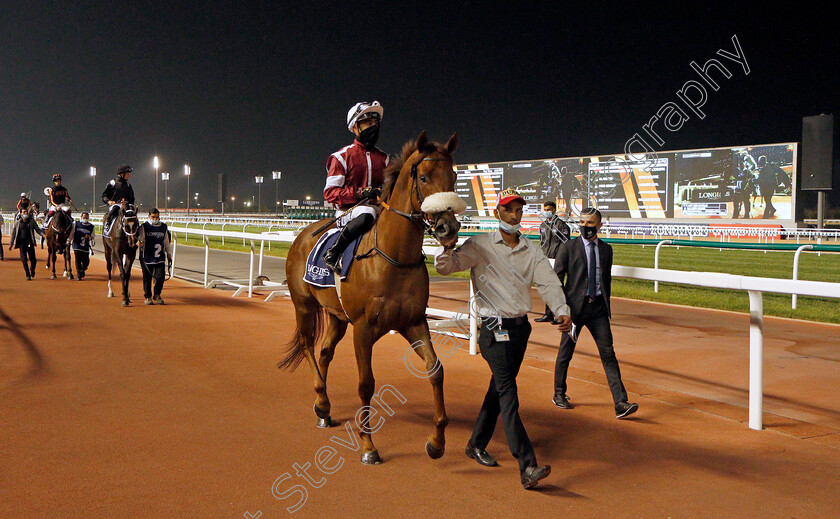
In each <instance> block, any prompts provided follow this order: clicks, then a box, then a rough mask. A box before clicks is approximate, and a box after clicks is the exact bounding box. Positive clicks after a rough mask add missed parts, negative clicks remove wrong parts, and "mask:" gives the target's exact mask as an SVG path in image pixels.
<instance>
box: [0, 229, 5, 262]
mask: <svg viewBox="0 0 840 519" xmlns="http://www.w3.org/2000/svg"><path fill="white" fill-rule="evenodd" d="M0 259H3V260H4V259H6V257H5V256H4V255H3V227H2V224H0Z"/></svg>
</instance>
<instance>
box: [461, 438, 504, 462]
mask: <svg viewBox="0 0 840 519" xmlns="http://www.w3.org/2000/svg"><path fill="white" fill-rule="evenodd" d="M465 454H466V455H467V456H468V457H470V458H472V459H474V460H475V461H477V462H478V464H479V465H484V466H485V467H495V466H496V465H498V463H496V460H494V459H493V456H491V455H489V454H487V451H486V450H484V449H479V448H478V447H475V446H473V444H472V442H469V443H467V450H466V452H465Z"/></svg>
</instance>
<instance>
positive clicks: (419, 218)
mask: <svg viewBox="0 0 840 519" xmlns="http://www.w3.org/2000/svg"><path fill="white" fill-rule="evenodd" d="M445 160H447V159H433V158H430V157H428V156H425V157H423V158H421V159H420V160H417V161H415V162H414V164H412V165H411V170H410V174H411V183H412V190H413V191H414V194H415V196H416V197H417V205H418V206H419V207H423V200H424V199H425V197H424V196H422V195H421V194H420V185H419V184H418V182H417V175H418V173H417V167H418V166H419V165H420V163H421V162H443V161H445ZM379 203H380V204H382V207H384V208H385V210H386V211H391V212H392V213H394V214H396V215H399V216H402V217H403V218H405V219H406V220H408V221H410V222H411V223H414V224H418V225H420V226H421V227H422V228H423V230H424V232H425V233H428V234H429V236H434V231H433V229H432V224H431V223H430V222H429V220H428V219H427V218H426V214H425V213H423V211H417V212H415V211H412V212H411V213H406V212H403V211H400V210H398V209H394V208H393V207H391V206H390V205H388V203H387V202H385V201H380V202H379ZM378 230H379V219H378V218H377V220H376V223H375V224H374V226H373V247H372V248H371V249H370V250H368V251H367V252H365V253H364V254H360V255H358V256H356V259H357V260H359V259H363V258H368V257H370V256H372V255H373V254H374V253H376V254H379V255H380V256H382V257H383V258H385V260H386V261H387V262H388V263H390V264H391V265H393V266H395V267H397V268H404V269H413V268H418V267H422V266H423V265H425V263H426V255H425V254H423V252H422V248H421V252H420V259H419V260H418V261H416V262H414V263H408V264H406V263H400V262H399V261H397V260H395V259H394V258H392V257H390V256H388V255H387V254H385V252H383V251H382V249H380V248H379V232H378Z"/></svg>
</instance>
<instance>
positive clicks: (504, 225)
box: [499, 220, 522, 234]
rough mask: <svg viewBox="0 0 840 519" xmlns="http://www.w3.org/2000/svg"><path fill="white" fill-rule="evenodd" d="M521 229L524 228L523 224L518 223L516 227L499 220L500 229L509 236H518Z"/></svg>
mask: <svg viewBox="0 0 840 519" xmlns="http://www.w3.org/2000/svg"><path fill="white" fill-rule="evenodd" d="M521 228H522V225H521V224H518V223H517V224H515V225H511V224H509V223H507V222H505V221H504V220H499V229H500V230H502V231H504V232H506V233H508V234H516V233H517V232H519V229H521Z"/></svg>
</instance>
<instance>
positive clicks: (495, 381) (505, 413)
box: [470, 321, 537, 471]
mask: <svg viewBox="0 0 840 519" xmlns="http://www.w3.org/2000/svg"><path fill="white" fill-rule="evenodd" d="M491 326H492V323H482V325H481V332H480V335H479V337H478V345H479V347H480V348H481V356H482V357H484V360H485V361H487V364H488V365H489V366H490V371H492V373H493V376H492V377H491V378H490V387H489V388H487V394H486V395H485V396H484V403H483V404H482V405H481V411H479V413H478V419H476V421H475V427H474V428H473V433H472V438H470V441H471V442H472V444H473V446H475V447H478V448H479V449H485V448H487V444H488V443H490V438H492V437H493V431H494V430H495V428H496V420H497V419H498V417H499V415H500V414H501V416H502V425H504V428H505V436H506V437H507V441H508V446H509V447H510V452H511V454H513V457H514V458H516V459H517V460H518V461H519V470H520V471H524V470H525V469H526V468H528V467H535V466H536V465H537V457H536V455H535V454H534V448H533V447H532V446H531V440H530V439H529V438H528V433H527V432H525V427H524V426H523V425H522V420H521V419H520V418H519V394H518V392H517V388H516V375H517V374H518V373H519V367H520V366H521V365H522V359H523V358H524V357H525V349H526V348H527V347H528V337H529V336H530V335H531V325H530V323H528V322H527V321H525V322H524V323H523V324H521V325H518V326H509V327H505V328H503V329H505V330H506V331H507V332H508V333H509V334H510V340H509V341H504V342H497V341H496V338H495V336H494V334H493V330H492V329H491Z"/></svg>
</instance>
